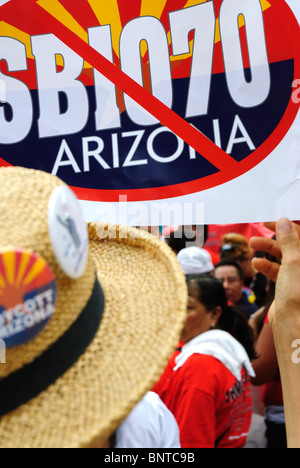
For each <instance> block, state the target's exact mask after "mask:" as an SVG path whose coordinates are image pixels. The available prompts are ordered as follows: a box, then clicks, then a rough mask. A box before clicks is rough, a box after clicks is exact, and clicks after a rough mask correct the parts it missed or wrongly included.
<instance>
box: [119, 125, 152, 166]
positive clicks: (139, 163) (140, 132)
mask: <svg viewBox="0 0 300 468" xmlns="http://www.w3.org/2000/svg"><path fill="white" fill-rule="evenodd" d="M144 133H145V130H137V131H136V132H124V133H122V137H123V138H127V137H132V136H135V137H136V138H135V140H134V142H133V145H132V147H131V149H130V151H129V153H128V155H127V157H126V159H125V162H124V164H123V167H131V166H142V165H144V164H148V160H147V159H139V160H135V161H133V160H132V158H133V157H134V155H135V153H136V151H137V149H138V147H139V144H140V143H141V141H142V139H143V136H144Z"/></svg>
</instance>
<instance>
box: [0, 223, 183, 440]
mask: <svg viewBox="0 0 300 468" xmlns="http://www.w3.org/2000/svg"><path fill="white" fill-rule="evenodd" d="M99 230H100V231H99ZM97 232H98V233H99V232H101V233H103V232H106V233H108V237H107V238H106V239H103V238H102V237H103V236H102V235H100V237H99V235H98V234H97ZM110 233H111V234H112V235H111V234H110ZM89 234H90V248H91V253H92V257H93V259H94V263H95V267H96V270H97V276H98V279H99V281H100V284H101V286H102V289H103V291H104V295H105V310H104V314H103V318H102V321H101V325H100V327H99V330H98V332H97V334H96V336H95V338H94V339H93V341H92V343H91V344H90V345H89V347H88V348H87V350H86V352H85V353H84V354H83V355H82V356H81V357H80V358H79V360H78V361H77V362H76V364H75V365H74V366H73V367H71V368H70V369H69V370H68V371H67V372H66V373H65V374H64V375H63V376H61V377H60V378H59V379H58V380H57V381H56V382H55V383H54V384H52V385H51V386H50V387H48V388H47V389H46V390H45V391H44V392H42V393H41V394H40V395H39V396H38V397H36V398H34V399H32V400H31V401H30V402H28V403H27V404H25V405H23V406H21V407H19V408H18V409H17V410H15V411H13V412H11V413H9V414H7V415H5V416H3V417H2V418H1V419H0V446H1V447H7V448H10V447H18V448H25V447H30V448H35V447H36V448H42V447H43V448H77V447H97V446H99V445H100V444H101V443H102V442H103V441H104V440H105V439H106V438H108V437H109V436H110V435H111V434H112V433H113V432H114V431H115V430H116V428H117V427H118V426H119V424H120V423H121V422H122V421H123V420H124V418H125V417H126V416H127V415H128V414H129V412H130V411H131V410H132V409H133V408H134V406H135V405H136V404H137V403H138V401H140V399H141V398H142V397H143V395H144V394H145V393H146V392H147V391H148V390H150V389H151V388H152V386H153V385H154V383H155V382H156V381H157V380H158V379H159V377H160V375H161V373H162V372H163V370H164V367H165V365H166V364H167V361H168V359H169V357H170V355H171V353H172V351H173V350H174V349H175V347H176V345H177V341H178V338H179V334H180V332H181V330H182V327H183V324H184V321H185V317H186V304H187V289H186V285H185V278H184V275H183V272H182V270H181V268H180V265H179V263H178V261H177V259H176V256H175V255H174V254H173V253H172V252H171V250H170V249H169V247H168V246H166V245H165V244H163V243H162V242H161V241H160V240H158V239H155V238H153V237H152V236H150V235H149V234H148V233H145V232H143V231H139V230H136V229H131V228H120V229H119V228H116V227H115V226H110V225H96V224H91V225H90V226H89ZM16 391H20V389H16ZM0 397H1V396H0Z"/></svg>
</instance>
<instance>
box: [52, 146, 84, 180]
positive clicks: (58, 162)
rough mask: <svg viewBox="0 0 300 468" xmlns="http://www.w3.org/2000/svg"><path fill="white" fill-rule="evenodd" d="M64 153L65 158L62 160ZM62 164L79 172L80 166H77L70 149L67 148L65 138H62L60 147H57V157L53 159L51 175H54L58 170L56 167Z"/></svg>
mask: <svg viewBox="0 0 300 468" xmlns="http://www.w3.org/2000/svg"><path fill="white" fill-rule="evenodd" d="M65 154H66V156H67V158H68V159H67V160H64V161H63V160H62V158H63V156H64V155H65ZM64 166H72V167H73V171H74V172H75V173H76V174H78V173H79V172H81V170H80V167H79V166H78V164H77V162H76V160H75V158H74V156H73V154H72V151H71V150H70V148H69V145H68V143H67V142H66V140H63V141H62V143H61V145H60V148H59V152H58V155H57V158H56V160H55V164H54V167H53V169H52V174H53V175H56V174H57V172H58V169H59V168H60V167H64Z"/></svg>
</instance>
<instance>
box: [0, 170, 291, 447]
mask: <svg viewBox="0 0 300 468" xmlns="http://www.w3.org/2000/svg"><path fill="white" fill-rule="evenodd" d="M0 197H1V207H2V209H1V211H0V221H1V222H0V239H1V242H0V245H1V248H0V266H1V278H0V280H1V284H0V286H1V288H0V298H1V308H0V319H1V321H0V332H1V336H2V337H3V338H4V341H5V339H6V337H9V340H10V341H9V346H7V350H6V362H5V363H3V364H1V365H0V447H5V448H8V447H97V448H119V449H121V448H180V447H182V448H206V447H207V448H242V447H247V446H248V447H251V443H252V442H251V437H253V433H254V432H255V431H256V429H255V428H254V422H255V419H254V415H257V416H258V417H259V418H260V421H263V426H261V427H260V430H259V431H258V434H259V435H258V437H259V438H260V440H259V441H258V443H259V446H260V447H268V448H279V447H281V448H286V447H288V446H299V445H300V434H299V435H298V432H299V427H300V425H299V424H298V419H299V417H300V416H299V417H298V415H300V408H299V411H298V406H299V402H298V380H299V385H300V371H298V368H297V364H298V362H299V361H300V359H298V360H297V359H294V360H293V359H291V355H292V351H293V346H294V348H297V344H299V343H300V329H299V323H300V322H299V314H300V292H299V291H300V289H299V286H298V285H299V278H300V241H299V238H300V226H298V225H297V224H295V223H292V222H290V221H289V220H287V219H281V220H280V221H279V222H278V223H277V225H275V223H273V224H269V225H268V226H267V228H269V233H271V234H270V235H268V236H262V237H253V238H252V239H251V240H250V239H249V238H247V237H246V236H244V235H242V234H241V233H240V232H234V230H232V227H231V232H227V233H225V234H224V235H222V236H221V237H220V239H219V242H220V246H219V248H218V252H216V251H214V252H213V251H212V250H211V249H210V247H209V243H208V242H207V239H208V234H209V228H208V227H205V228H204V233H205V235H204V239H203V245H202V246H199V242H196V240H197V241H198V239H196V237H197V236H196V235H194V238H193V232H194V229H195V228H194V227H191V229H190V232H189V233H188V235H187V232H186V228H184V227H179V226H177V227H174V228H168V229H165V231H164V235H163V239H157V238H155V237H154V236H151V235H148V233H145V232H143V231H142V230H139V229H133V228H127V227H125V226H124V227H116V226H111V225H108V224H107V225H106V224H101V225H100V224H99V223H90V224H89V225H88V227H87V226H86V224H85V222H84V221H83V218H82V217H81V215H79V211H80V208H79V204H77V205H76V203H78V201H77V200H74V198H75V197H74V194H73V193H71V191H70V189H69V188H68V187H67V186H66V185H65V184H64V183H63V182H62V181H60V180H59V179H58V178H56V177H54V176H51V175H49V174H45V173H42V172H40V171H34V170H27V169H22V168H1V169H0ZM24 200H26V203H24ZM74 203H75V205H74ZM77 210H78V211H77ZM12 213H14V216H12ZM66 216H67V218H68V220H69V222H68V225H69V226H72V229H68V228H66V227H64V226H62V227H61V229H62V231H61V232H62V233H63V234H61V237H59V234H58V228H57V231H56V230H55V229H54V230H53V224H51V223H52V221H53V220H54V221H55V219H58V218H59V219H62V217H64V219H66ZM65 225H66V223H65ZM64 229H65V230H64ZM275 232H276V235H275ZM74 233H76V239H77V242H76V246H75V247H76V249H77V250H78V252H77V255H78V256H77V257H76V261H75V264H76V268H75V266H74V268H73V270H72V265H70V262H71V261H73V258H72V259H71V258H67V257H68V255H69V252H70V251H71V250H72V249H71V244H72V238H74ZM193 239H194V240H193ZM64 242H66V244H65V245H66V248H65V249H63V255H60V253H61V249H60V247H61V244H63V243H64ZM187 242H188V245H187ZM73 247H74V246H73ZM75 247H74V249H75ZM74 249H73V251H72V252H73V253H72V257H74V255H75V254H76V249H75V250H74ZM172 251H173V252H172ZM82 262H83V263H82ZM78 263H80V272H78ZM36 264H38V265H43V268H42V267H41V266H39V268H37V267H36V268H35V269H32V270H30V268H29V265H30V267H32V268H33V265H36ZM75 264H74V265H75ZM71 270H72V271H71ZM41 271H42V272H43V274H42V277H40V276H39V274H40V272H41ZM70 271H71V272H70ZM5 275H7V276H5ZM26 275H27V276H26ZM28 277H30V279H31V282H30V281H29V280H28ZM29 283H30V289H28V288H29ZM48 283H49V284H50V285H51V288H52V289H51V298H52V299H53V300H54V299H55V301H54V302H55V307H54V305H53V309H52V308H51V314H50V313H49V314H48V315H47V317H46V319H45V316H43V317H44V320H41V317H42V312H41V310H40V309H41V307H42V305H43V306H46V305H48V304H45V303H43V301H44V297H45V298H46V293H47V298H48V297H50V295H49V294H50V293H48V292H47V291H48V290H47V291H46V287H48V286H49V284H48ZM26 288H27V289H26ZM21 293H22V294H23V300H24V301H23V303H20V301H22V294H21ZM26 294H27V295H26ZM29 297H30V300H31V302H30V300H29V299H28V298H29ZM25 299H26V301H25ZM33 299H35V301H36V304H37V307H38V309H39V310H34V311H32V310H29V303H30V304H32V301H33ZM42 303H43V304H42ZM26 307H27V309H26ZM37 312H39V313H40V315H37ZM33 316H34V318H35V323H34V326H33V325H32V323H33V322H32V320H33V318H32V317H33ZM37 317H38V318H37ZM2 319H3V320H2ZM22 320H23V321H24V323H25V324H26V329H25V327H24V330H23V329H21V328H20V323H21V321H22ZM22 323H23V322H22ZM37 323H38V325H37ZM7 343H8V341H7ZM257 388H258V389H259V398H257V395H258V393H257V392H256V389H257ZM253 428H254V429H253ZM256 442H257V435H256ZM254 445H255V442H254Z"/></svg>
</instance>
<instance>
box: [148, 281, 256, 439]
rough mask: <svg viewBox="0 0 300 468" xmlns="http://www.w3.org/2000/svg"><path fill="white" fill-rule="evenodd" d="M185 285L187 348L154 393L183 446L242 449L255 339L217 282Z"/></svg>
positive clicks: (183, 337) (249, 408)
mask: <svg viewBox="0 0 300 468" xmlns="http://www.w3.org/2000/svg"><path fill="white" fill-rule="evenodd" d="M187 282H188V291H189V301H188V315H187V319H186V323H185V327H184V330H183V332H182V335H181V340H182V342H183V343H184V346H183V348H182V349H181V350H180V351H179V350H178V351H177V352H176V353H175V354H174V355H173V357H172V358H171V360H170V362H169V365H168V367H167V368H166V370H165V373H164V374H163V376H162V377H161V379H160V381H159V382H158V384H157V385H156V386H155V387H154V391H156V392H157V393H158V394H159V395H160V397H161V398H162V400H163V401H164V403H165V404H166V406H167V407H168V408H169V409H170V411H171V412H172V413H173V414H174V416H175V418H176V420H177V423H178V425H179V429H180V437H181V445H182V447H189V448H194V447H201V448H204V447H207V448H212V447H218V448H225V447H228V448H239V447H243V446H244V445H245V442H246V438H247V434H248V430H249V427H250V424H251V416H252V398H251V386H250V382H249V377H250V376H254V371H253V368H252V365H251V363H250V360H251V359H254V358H255V357H256V355H255V351H254V348H253V343H254V336H253V334H252V331H251V329H250V328H249V327H248V324H247V322H246V319H245V318H244V317H243V316H242V315H241V314H240V313H239V312H237V311H235V310H234V309H233V308H231V307H228V306H227V300H226V295H225V291H224V288H223V286H222V284H221V282H220V281H219V280H217V279H216V278H214V277H211V276H189V277H187Z"/></svg>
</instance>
